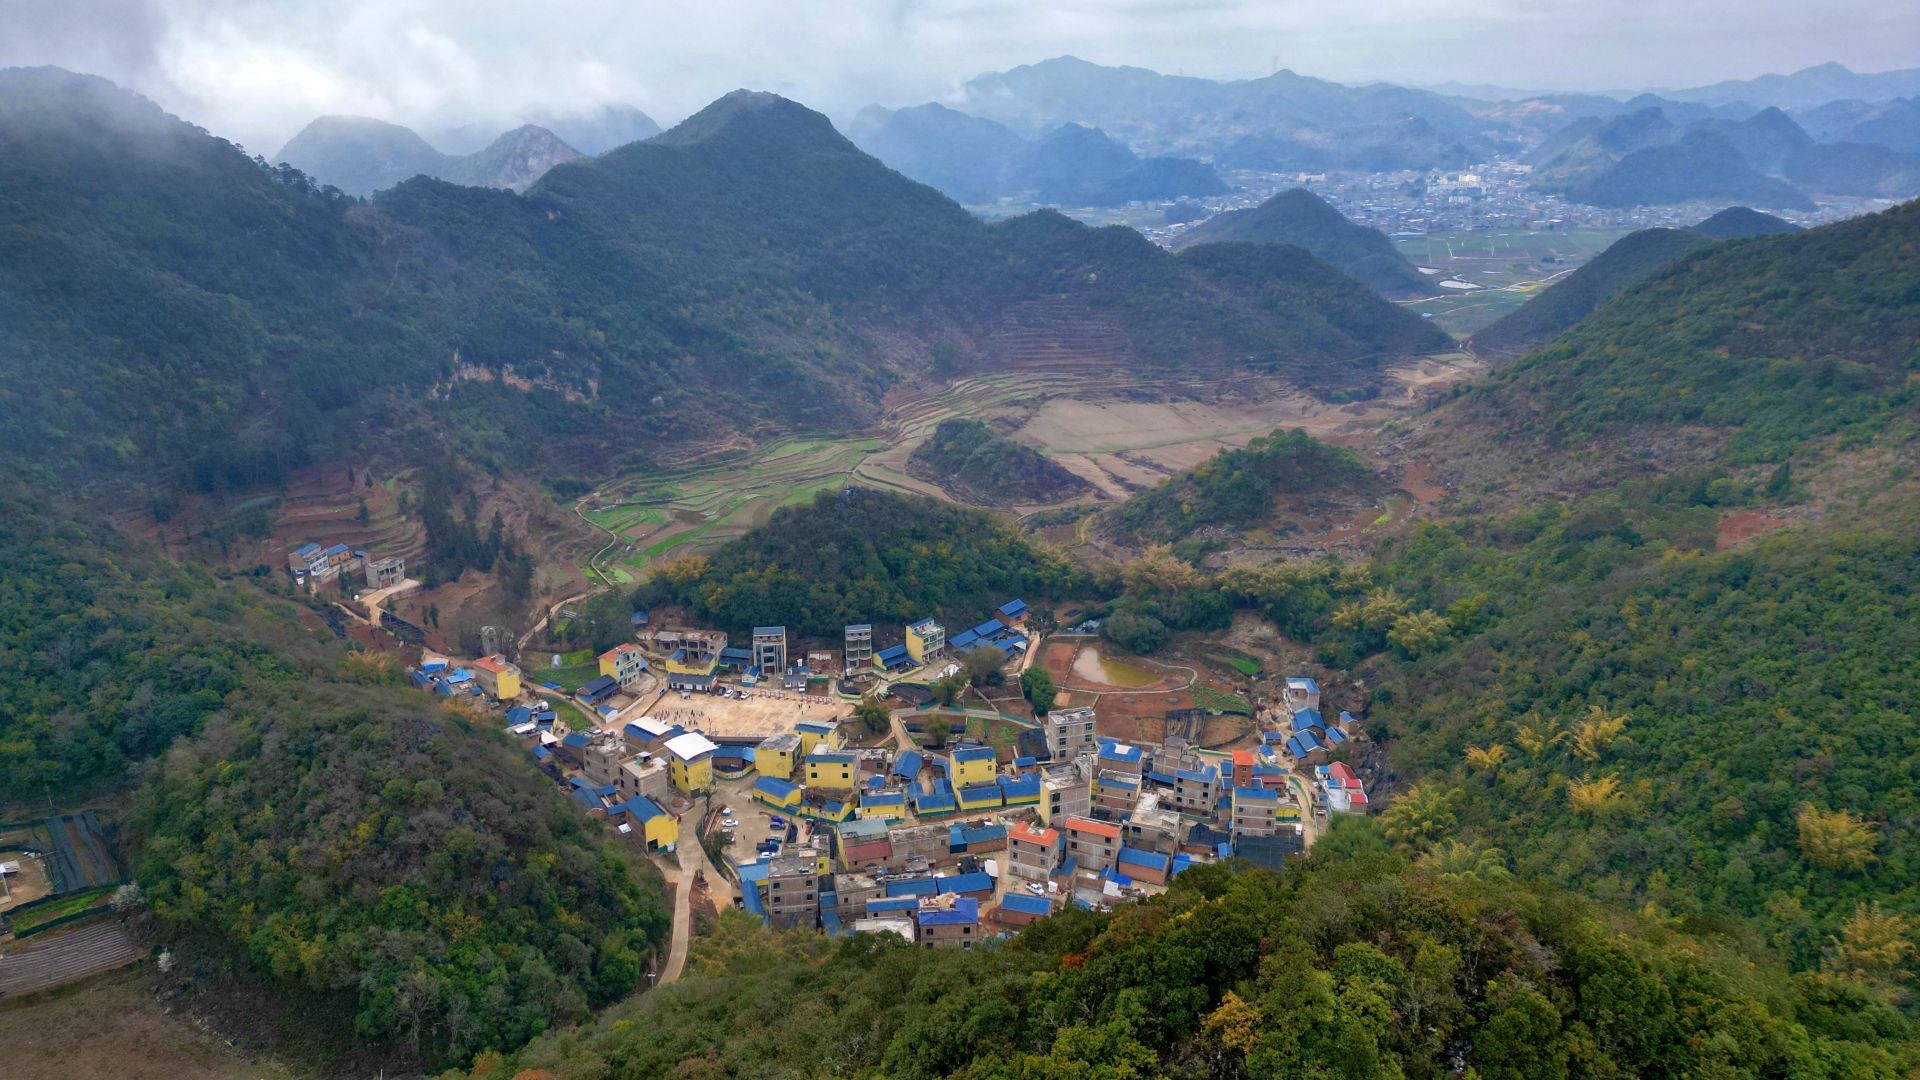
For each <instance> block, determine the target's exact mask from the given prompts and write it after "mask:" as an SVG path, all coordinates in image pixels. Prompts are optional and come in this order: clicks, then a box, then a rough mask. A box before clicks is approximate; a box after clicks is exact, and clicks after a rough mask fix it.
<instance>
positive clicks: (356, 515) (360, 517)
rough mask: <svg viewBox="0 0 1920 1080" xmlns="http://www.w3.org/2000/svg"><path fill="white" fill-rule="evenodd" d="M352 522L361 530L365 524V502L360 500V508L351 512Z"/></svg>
mask: <svg viewBox="0 0 1920 1080" xmlns="http://www.w3.org/2000/svg"><path fill="white" fill-rule="evenodd" d="M353 520H354V521H355V522H356V523H357V524H359V525H360V526H361V527H362V528H365V527H366V524H367V500H365V499H361V500H360V508H359V509H357V510H355V511H354V512H353Z"/></svg>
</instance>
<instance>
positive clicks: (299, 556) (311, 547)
mask: <svg viewBox="0 0 1920 1080" xmlns="http://www.w3.org/2000/svg"><path fill="white" fill-rule="evenodd" d="M359 570H364V571H365V573H366V579H367V587H368V588H370V589H390V588H394V587H395V586H398V585H399V584H400V583H402V582H404V581H405V580H406V579H407V562H406V560H405V559H403V558H401V557H400V556H398V555H386V556H378V557H376V556H372V555H368V554H367V553H366V552H364V551H359V550H355V549H352V548H349V547H347V545H345V544H331V545H328V546H325V547H322V546H321V545H320V544H318V543H315V542H314V541H311V540H309V541H307V542H306V543H304V544H301V545H300V546H299V547H297V548H294V549H293V550H292V551H289V552H287V573H289V574H291V575H293V580H294V583H295V584H297V585H306V584H308V583H309V582H312V583H315V584H319V583H324V582H329V581H334V580H337V579H338V578H339V577H340V576H341V575H342V574H351V573H354V572H355V571H359Z"/></svg>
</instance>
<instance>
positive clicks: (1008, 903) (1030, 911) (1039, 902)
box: [1000, 892, 1053, 915]
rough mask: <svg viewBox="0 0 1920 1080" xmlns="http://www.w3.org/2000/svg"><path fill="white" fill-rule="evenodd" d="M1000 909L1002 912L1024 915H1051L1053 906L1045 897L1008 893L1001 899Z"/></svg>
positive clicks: (1023, 893)
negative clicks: (1015, 912)
mask: <svg viewBox="0 0 1920 1080" xmlns="http://www.w3.org/2000/svg"><path fill="white" fill-rule="evenodd" d="M1000 907H1001V909H1002V910H1005V911H1018V912H1020V913H1022V914H1024V915H1051V914H1053V904H1052V903H1051V902H1050V901H1048V899H1047V898H1046V897H1044V896H1034V895H1033V894H1032V893H1025V892H1010V893H1008V894H1007V895H1005V896H1003V897H1001V898H1000Z"/></svg>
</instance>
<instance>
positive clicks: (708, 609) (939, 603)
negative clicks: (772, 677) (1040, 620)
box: [643, 488, 1085, 638]
mask: <svg viewBox="0 0 1920 1080" xmlns="http://www.w3.org/2000/svg"><path fill="white" fill-rule="evenodd" d="M1084 580H1085V572H1084V571H1082V570H1080V569H1079V568H1078V567H1076V566H1074V565H1073V564H1072V563H1071V562H1069V561H1068V560H1067V558H1066V557H1065V556H1063V555H1061V554H1059V553H1057V552H1053V551H1050V550H1047V549H1046V548H1044V547H1042V546H1040V545H1038V544H1037V543H1036V542H1034V541H1033V540H1030V539H1029V538H1027V537H1026V536H1025V535H1024V534H1022V533H1021V532H1020V531H1019V530H1017V529H1016V528H1014V527H1013V526H1012V525H1011V524H1009V523H1007V522H1006V521H1004V520H1002V519H1000V518H996V517H994V516H992V515H989V514H986V513H984V512H982V511H979V510H971V509H967V508H964V507H959V506H953V505H951V504H949V503H944V502H941V501H939V500H937V499H929V498H926V497H924V496H919V495H901V494H896V493H894V492H887V491H873V490H868V489H865V488H848V489H846V490H845V491H841V492H838V493H834V492H823V493H821V494H820V495H818V496H816V497H815V498H814V500H813V501H812V502H811V503H807V504H804V505H800V506H788V507H783V508H781V509H780V510H778V511H776V512H775V513H774V515H773V517H772V518H770V519H769V520H768V521H767V523H766V524H765V525H764V526H761V527H760V528H758V529H755V530H754V531H752V532H750V533H748V534H747V535H745V536H743V537H741V538H740V539H738V540H734V541H732V542H730V543H728V544H727V545H726V546H725V547H723V548H721V549H720V550H719V551H717V552H715V553H714V554H713V556H712V558H711V559H702V558H695V559H692V560H688V561H683V562H681V563H678V564H673V565H669V566H667V567H665V568H663V569H662V570H661V571H660V572H659V573H657V574H656V575H655V576H654V578H653V579H652V580H651V581H650V582H649V584H648V585H647V586H646V587H644V589H643V596H646V595H648V592H647V591H648V590H651V591H652V593H653V595H657V596H659V597H661V598H671V599H673V600H676V601H677V602H680V603H684V604H686V605H687V606H688V607H689V608H691V609H692V611H693V615H694V618H695V620H696V621H698V622H700V623H701V624H703V625H713V626H717V627H720V628H723V629H726V630H728V631H730V632H739V633H744V632H745V631H747V630H749V629H750V628H752V627H755V626H785V627H786V628H787V629H788V630H790V631H797V632H799V633H803V634H812V635H815V636H818V637H825V638H831V637H837V636H839V634H840V632H841V628H842V627H844V626H846V625H847V624H848V623H864V622H875V623H893V624H903V623H908V622H912V621H914V620H917V619H921V618H925V617H927V616H930V615H932V616H940V617H943V618H946V620H947V625H949V626H951V627H960V626H971V625H973V624H974V623H975V622H978V621H979V620H980V619H981V618H984V617H985V615H986V613H987V612H990V611H992V610H993V609H994V608H995V607H997V606H999V605H1000V604H1002V603H1004V602H1006V601H1007V600H1008V599H1009V598H1011V597H1015V596H1023V595H1025V596H1029V597H1032V596H1064V595H1068V594H1070V593H1071V592H1072V590H1073V588H1074V587H1075V586H1076V585H1077V584H1080V585H1083V584H1084Z"/></svg>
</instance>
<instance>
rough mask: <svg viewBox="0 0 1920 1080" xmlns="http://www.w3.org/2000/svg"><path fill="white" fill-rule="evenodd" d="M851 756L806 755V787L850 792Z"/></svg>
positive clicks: (824, 753) (817, 753)
mask: <svg viewBox="0 0 1920 1080" xmlns="http://www.w3.org/2000/svg"><path fill="white" fill-rule="evenodd" d="M853 762H854V759H853V755H852V754H835V753H827V752H815V753H812V754H808V755H807V786H808V787H810V788H821V789H824V790H827V791H852V790H853V768H854V764H853Z"/></svg>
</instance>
